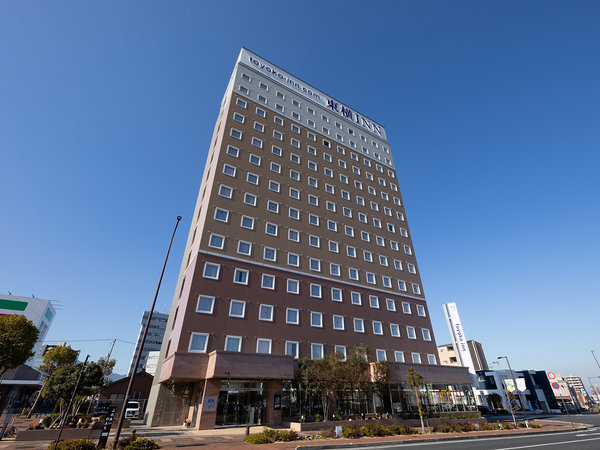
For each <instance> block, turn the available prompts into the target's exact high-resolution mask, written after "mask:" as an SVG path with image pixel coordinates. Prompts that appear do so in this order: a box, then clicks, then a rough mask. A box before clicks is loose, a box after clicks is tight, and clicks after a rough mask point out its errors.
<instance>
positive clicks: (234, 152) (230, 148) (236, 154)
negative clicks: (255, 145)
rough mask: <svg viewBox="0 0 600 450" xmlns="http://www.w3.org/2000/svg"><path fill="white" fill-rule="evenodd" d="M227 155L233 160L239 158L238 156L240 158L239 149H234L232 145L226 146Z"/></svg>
mask: <svg viewBox="0 0 600 450" xmlns="http://www.w3.org/2000/svg"><path fill="white" fill-rule="evenodd" d="M227 154H228V155H229V156H233V157H234V158H239V156H240V149H239V148H236V147H234V146H232V145H228V146H227Z"/></svg>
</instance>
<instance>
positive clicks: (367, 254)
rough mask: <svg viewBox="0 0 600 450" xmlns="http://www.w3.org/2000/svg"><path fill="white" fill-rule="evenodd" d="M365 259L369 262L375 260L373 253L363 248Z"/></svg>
mask: <svg viewBox="0 0 600 450" xmlns="http://www.w3.org/2000/svg"><path fill="white" fill-rule="evenodd" d="M363 259H364V260H365V261H367V262H373V253H371V252H370V251H367V250H363Z"/></svg>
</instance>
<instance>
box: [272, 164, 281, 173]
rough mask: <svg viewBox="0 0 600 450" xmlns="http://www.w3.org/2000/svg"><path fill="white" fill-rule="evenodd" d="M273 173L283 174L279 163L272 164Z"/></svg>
mask: <svg viewBox="0 0 600 450" xmlns="http://www.w3.org/2000/svg"><path fill="white" fill-rule="evenodd" d="M271 172H275V173H281V166H280V165H279V164H277V163H274V162H272V163H271Z"/></svg>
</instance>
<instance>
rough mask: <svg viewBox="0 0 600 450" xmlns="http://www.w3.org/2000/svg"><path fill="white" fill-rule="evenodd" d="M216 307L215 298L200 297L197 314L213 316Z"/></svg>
mask: <svg viewBox="0 0 600 450" xmlns="http://www.w3.org/2000/svg"><path fill="white" fill-rule="evenodd" d="M214 306H215V298H214V297H210V296H208V295H200V296H198V304H197V305H196V312H199V313H202V314H212V313H213V308H214Z"/></svg>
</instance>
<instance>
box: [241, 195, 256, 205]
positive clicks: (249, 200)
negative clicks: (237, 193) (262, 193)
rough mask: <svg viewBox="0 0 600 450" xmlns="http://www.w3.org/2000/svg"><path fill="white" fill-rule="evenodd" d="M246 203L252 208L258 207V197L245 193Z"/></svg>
mask: <svg viewBox="0 0 600 450" xmlns="http://www.w3.org/2000/svg"><path fill="white" fill-rule="evenodd" d="M244 203H245V204H246V205H250V206H256V195H253V194H249V193H248V192H245V193H244Z"/></svg>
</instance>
